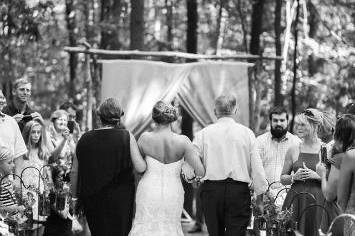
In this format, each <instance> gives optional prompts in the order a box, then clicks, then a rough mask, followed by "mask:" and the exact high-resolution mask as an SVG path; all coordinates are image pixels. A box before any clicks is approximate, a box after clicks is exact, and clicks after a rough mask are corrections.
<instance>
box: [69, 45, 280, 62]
mask: <svg viewBox="0 0 355 236" xmlns="http://www.w3.org/2000/svg"><path fill="white" fill-rule="evenodd" d="M64 51H67V52H70V53H85V54H91V55H99V56H117V57H127V56H134V57H166V58H169V57H173V58H180V59H188V60H282V59H283V58H282V56H263V55H251V54H235V55H225V56H217V55H203V54H194V53H186V52H174V51H159V52H158V51H138V50H125V51H121V50H120V51H118V50H104V49H94V48H89V49H86V48H83V47H64Z"/></svg>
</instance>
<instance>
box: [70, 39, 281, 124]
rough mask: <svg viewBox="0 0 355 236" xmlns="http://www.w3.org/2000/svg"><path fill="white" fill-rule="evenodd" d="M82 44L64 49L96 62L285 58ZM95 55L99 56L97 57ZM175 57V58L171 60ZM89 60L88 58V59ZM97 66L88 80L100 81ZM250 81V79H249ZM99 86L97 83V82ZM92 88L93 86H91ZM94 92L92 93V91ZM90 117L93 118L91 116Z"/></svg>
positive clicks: (250, 101) (250, 71)
mask: <svg viewBox="0 0 355 236" xmlns="http://www.w3.org/2000/svg"><path fill="white" fill-rule="evenodd" d="M80 45H82V47H64V51H66V52H68V53H84V54H85V58H86V59H87V58H91V61H93V62H94V63H95V62H96V61H97V59H100V57H109V58H110V59H109V60H113V59H114V58H117V59H125V60H128V59H129V58H130V57H133V58H134V59H145V60H152V59H153V58H158V59H159V60H160V61H164V60H162V59H163V58H165V59H170V60H167V61H169V62H170V61H174V60H175V61H179V60H181V61H182V62H188V61H191V60H193V61H198V60H233V61H235V60H241V61H243V60H247V61H262V60H280V61H282V60H283V57H282V56H264V55H252V54H234V55H225V56H222V55H203V54H194V53H185V52H175V51H138V50H124V51H123V50H119V51H118V50H104V49H94V48H91V47H90V45H89V44H87V43H86V42H82V43H81V44H80ZM95 56H98V58H96V57H95ZM171 59H173V60H171ZM86 62H87V60H86ZM89 65H90V66H92V65H91V63H88V62H87V64H86V67H87V68H86V70H88V71H90V66H89ZM96 67H97V66H95V68H94V72H93V73H92V75H93V76H90V77H89V79H88V80H92V79H95V81H96V82H98V81H100V79H99V77H100V75H99V73H97V71H96V70H97V68H96ZM253 73H255V70H249V71H248V76H253ZM87 83H88V86H87V87H89V88H90V87H91V86H92V82H91V83H90V82H89V81H87ZM249 83H250V81H249ZM95 86H97V84H95ZM248 87H249V113H250V114H249V126H250V127H253V122H254V119H253V117H254V109H253V104H252V97H253V96H251V95H252V86H250V85H249V86H248ZM91 88H92V87H91ZM91 94H92V93H91ZM95 97H96V99H95V101H96V105H97V104H98V103H99V101H100V98H99V97H97V96H95ZM88 103H89V104H88V105H90V106H91V105H92V99H88ZM88 118H90V119H91V118H92V117H91V116H89V117H88ZM93 123H95V122H93ZM89 127H95V124H92V125H89Z"/></svg>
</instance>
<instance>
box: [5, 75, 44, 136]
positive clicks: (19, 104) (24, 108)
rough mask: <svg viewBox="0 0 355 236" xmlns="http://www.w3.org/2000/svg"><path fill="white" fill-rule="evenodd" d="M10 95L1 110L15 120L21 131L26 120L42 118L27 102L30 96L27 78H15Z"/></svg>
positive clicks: (29, 84)
mask: <svg viewBox="0 0 355 236" xmlns="http://www.w3.org/2000/svg"><path fill="white" fill-rule="evenodd" d="M12 95H13V100H12V101H10V103H9V104H8V105H6V106H5V107H4V108H3V109H2V111H3V112H4V113H5V114H7V115H9V116H12V117H13V118H14V119H15V120H16V122H17V123H18V125H19V127H20V130H21V131H22V129H23V127H24V126H25V124H26V123H27V122H28V121H30V120H32V119H34V118H42V116H41V115H40V114H39V113H38V112H35V111H33V110H32V108H31V107H30V106H29V104H28V103H29V100H30V96H31V83H30V82H29V81H28V80H27V79H25V78H21V79H17V80H15V82H14V84H13V91H12Z"/></svg>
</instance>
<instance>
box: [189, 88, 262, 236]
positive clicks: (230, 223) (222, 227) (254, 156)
mask: <svg viewBox="0 0 355 236" xmlns="http://www.w3.org/2000/svg"><path fill="white" fill-rule="evenodd" d="M236 110H237V107H236V98H235V97H234V96H229V95H223V96H220V97H218V98H217V99H216V101H215V115H216V116H217V118H218V120H217V122H216V123H215V124H212V125H209V126H207V127H206V128H204V129H202V130H201V131H199V132H198V133H196V135H195V139H194V145H195V147H196V150H197V152H198V153H199V156H200V158H201V160H202V161H203V164H204V166H205V168H206V174H205V176H204V177H203V179H202V181H203V184H202V186H201V187H202V189H201V198H202V206H203V210H204V214H205V220H206V224H207V229H208V233H209V235H210V236H221V235H224V236H235V235H245V234H246V229H247V226H248V223H249V220H250V216H251V208H250V204H251V196H250V189H249V184H250V183H253V185H254V191H255V193H256V195H259V198H258V199H259V200H260V199H261V198H260V196H262V194H263V193H264V192H265V191H266V189H267V181H266V178H265V172H264V169H263V167H262V162H261V159H260V157H259V154H258V151H257V148H256V138H255V135H254V133H253V132H252V131H251V130H250V129H249V128H247V127H245V126H243V125H241V124H239V123H237V122H236V121H235V120H234V117H235V113H236ZM258 206H259V210H260V211H262V201H259V202H258Z"/></svg>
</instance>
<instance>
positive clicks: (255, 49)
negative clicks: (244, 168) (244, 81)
mask: <svg viewBox="0 0 355 236" xmlns="http://www.w3.org/2000/svg"><path fill="white" fill-rule="evenodd" d="M263 13H264V0H255V1H254V3H253V12H252V23H251V39H250V46H249V50H250V53H251V54H254V55H259V54H261V48H260V35H261V33H262V23H263ZM259 63H262V62H257V64H259ZM256 66H258V65H256ZM255 73H259V69H256V70H255ZM255 78H258V76H255ZM256 83H258V81H254V80H253V78H252V77H251V76H249V94H250V95H252V94H254V93H255V94H258V93H259V92H260V91H257V89H258V88H259V87H260V86H256ZM249 98H253V96H249ZM255 102H257V101H252V100H249V106H250V107H249V111H250V114H249V126H250V128H251V129H252V130H254V131H255V130H256V129H257V124H256V123H257V120H258V116H259V108H260V104H256V103H255Z"/></svg>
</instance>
